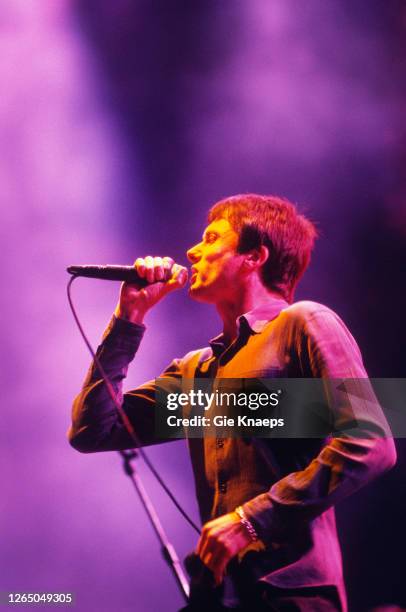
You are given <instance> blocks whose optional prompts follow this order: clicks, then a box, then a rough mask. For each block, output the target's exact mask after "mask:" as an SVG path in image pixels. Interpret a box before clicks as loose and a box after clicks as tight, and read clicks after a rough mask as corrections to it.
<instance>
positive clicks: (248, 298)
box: [216, 283, 283, 344]
mask: <svg viewBox="0 0 406 612" xmlns="http://www.w3.org/2000/svg"><path fill="white" fill-rule="evenodd" d="M272 299H278V300H281V299H283V297H282V296H281V295H280V294H279V293H275V292H274V291H269V290H268V289H267V288H266V287H264V286H263V285H262V283H260V284H258V285H256V286H255V287H252V286H251V287H244V288H242V289H241V290H240V292H239V293H237V292H236V295H234V296H232V299H230V300H225V301H223V302H219V303H217V304H216V308H217V312H218V313H219V315H220V317H221V319H222V321H223V334H224V337H225V340H226V343H227V344H229V343H231V342H232V341H233V340H234V339H235V338H236V337H237V319H238V317H240V316H241V315H242V314H244V313H246V312H250V311H251V310H254V309H255V308H260V307H261V306H265V305H266V304H269V301H270V300H272Z"/></svg>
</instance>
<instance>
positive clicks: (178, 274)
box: [168, 264, 188, 287]
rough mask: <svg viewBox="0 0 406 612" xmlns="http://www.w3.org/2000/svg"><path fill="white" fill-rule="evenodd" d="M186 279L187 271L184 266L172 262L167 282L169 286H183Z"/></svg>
mask: <svg viewBox="0 0 406 612" xmlns="http://www.w3.org/2000/svg"><path fill="white" fill-rule="evenodd" d="M187 279H188V271H187V269H186V268H185V267H184V266H180V265H179V264H174V265H173V267H172V277H171V279H170V280H169V282H168V285H170V286H172V287H173V286H176V287H183V286H184V285H185V283H186V282H187Z"/></svg>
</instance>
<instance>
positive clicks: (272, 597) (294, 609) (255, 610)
mask: <svg viewBox="0 0 406 612" xmlns="http://www.w3.org/2000/svg"><path fill="white" fill-rule="evenodd" d="M208 606H209V607H208ZM227 610H228V611H229V612H231V611H233V610H234V611H235V612H342V607H341V604H340V602H339V598H338V595H337V591H336V590H335V589H334V588H330V587H306V588H302V589H278V588H276V587H272V586H270V585H261V586H259V587H258V588H257V589H256V590H255V591H254V592H253V593H252V595H251V597H250V599H249V600H246V601H245V602H244V603H242V604H241V605H240V606H238V607H237V608H228V607H225V606H223V605H221V604H220V603H218V602H215V601H211V602H210V603H209V602H207V601H201V602H199V601H198V600H195V601H194V602H193V603H190V604H188V605H187V606H186V607H185V608H182V610H181V611H180V612H203V611H204V612H226V611H227Z"/></svg>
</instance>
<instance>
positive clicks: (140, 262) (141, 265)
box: [134, 257, 145, 278]
mask: <svg viewBox="0 0 406 612" xmlns="http://www.w3.org/2000/svg"><path fill="white" fill-rule="evenodd" d="M134 268H135V269H136V270H137V274H138V276H140V277H141V278H144V276H145V260H144V259H143V258H142V257H137V259H136V260H135V262H134Z"/></svg>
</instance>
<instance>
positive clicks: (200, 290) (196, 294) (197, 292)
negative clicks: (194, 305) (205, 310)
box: [188, 285, 212, 304]
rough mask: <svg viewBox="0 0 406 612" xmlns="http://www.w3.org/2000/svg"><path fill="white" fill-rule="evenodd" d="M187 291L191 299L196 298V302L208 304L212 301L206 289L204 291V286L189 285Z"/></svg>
mask: <svg viewBox="0 0 406 612" xmlns="http://www.w3.org/2000/svg"><path fill="white" fill-rule="evenodd" d="M188 291H189V297H191V298H192V300H196V302H206V303H209V304H210V303H211V302H212V300H211V299H210V295H209V293H208V291H205V289H204V287H201V286H200V287H199V286H194V285H191V286H190V287H189V290H188Z"/></svg>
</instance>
